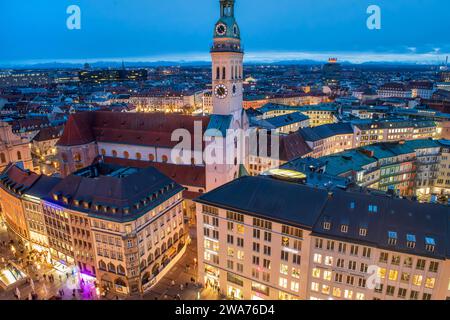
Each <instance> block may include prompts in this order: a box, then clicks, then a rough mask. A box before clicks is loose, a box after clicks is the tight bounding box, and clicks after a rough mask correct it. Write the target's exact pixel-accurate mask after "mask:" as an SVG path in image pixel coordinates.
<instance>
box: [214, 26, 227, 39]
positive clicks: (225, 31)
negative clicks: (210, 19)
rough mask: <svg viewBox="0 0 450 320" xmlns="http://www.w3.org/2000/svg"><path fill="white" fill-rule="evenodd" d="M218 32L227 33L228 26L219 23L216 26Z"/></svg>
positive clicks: (219, 33) (220, 34)
mask: <svg viewBox="0 0 450 320" xmlns="http://www.w3.org/2000/svg"><path fill="white" fill-rule="evenodd" d="M216 33H217V34H218V35H219V36H223V35H225V33H227V26H226V25H224V24H223V23H219V24H218V25H217V26H216Z"/></svg>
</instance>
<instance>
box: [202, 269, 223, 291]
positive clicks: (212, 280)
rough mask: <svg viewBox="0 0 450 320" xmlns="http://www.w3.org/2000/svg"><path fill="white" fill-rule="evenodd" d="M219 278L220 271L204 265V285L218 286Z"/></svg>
mask: <svg viewBox="0 0 450 320" xmlns="http://www.w3.org/2000/svg"><path fill="white" fill-rule="evenodd" d="M219 277H220V271H219V269H217V268H215V267H213V266H210V265H208V264H205V279H204V281H205V284H206V285H208V286H212V287H214V286H219Z"/></svg>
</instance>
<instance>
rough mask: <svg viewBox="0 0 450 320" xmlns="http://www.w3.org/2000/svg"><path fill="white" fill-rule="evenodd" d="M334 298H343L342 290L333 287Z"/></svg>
mask: <svg viewBox="0 0 450 320" xmlns="http://www.w3.org/2000/svg"><path fill="white" fill-rule="evenodd" d="M333 296H335V297H337V298H340V297H341V288H336V287H333Z"/></svg>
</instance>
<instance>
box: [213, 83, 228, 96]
mask: <svg viewBox="0 0 450 320" xmlns="http://www.w3.org/2000/svg"><path fill="white" fill-rule="evenodd" d="M214 94H215V95H216V97H217V98H219V99H224V98H226V96H227V95H228V89H227V87H226V86H225V85H223V84H218V85H217V86H216V87H215V88H214Z"/></svg>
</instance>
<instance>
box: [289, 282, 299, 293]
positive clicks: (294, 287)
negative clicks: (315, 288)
mask: <svg viewBox="0 0 450 320" xmlns="http://www.w3.org/2000/svg"><path fill="white" fill-rule="evenodd" d="M291 290H292V291H294V292H298V291H299V290H300V284H299V283H298V282H295V281H292V282H291Z"/></svg>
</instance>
